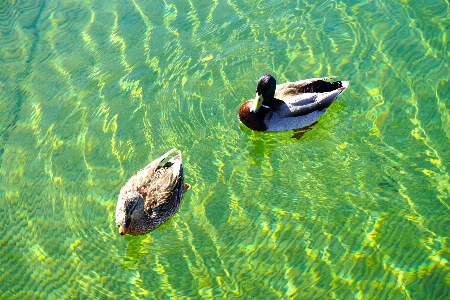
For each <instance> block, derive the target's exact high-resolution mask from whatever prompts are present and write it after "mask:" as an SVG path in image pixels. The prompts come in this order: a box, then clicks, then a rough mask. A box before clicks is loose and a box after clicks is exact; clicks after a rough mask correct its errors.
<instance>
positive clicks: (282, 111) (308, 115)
mask: <svg viewBox="0 0 450 300" xmlns="http://www.w3.org/2000/svg"><path fill="white" fill-rule="evenodd" d="M333 78H334V77H325V78H311V79H305V80H300V81H295V82H287V83H284V84H279V85H277V83H276V80H275V78H273V76H272V75H270V74H266V75H264V76H262V77H261V78H260V79H259V81H258V85H257V86H256V97H255V98H254V99H251V100H248V101H246V102H244V104H242V105H241V107H240V108H239V119H240V120H241V122H242V123H243V124H244V125H245V126H247V127H248V128H250V129H252V130H255V131H285V130H291V129H299V128H303V127H307V126H309V125H311V124H313V123H314V122H316V121H317V119H318V118H319V117H320V116H321V115H322V114H323V113H325V111H326V109H327V108H328V107H329V106H330V105H331V103H333V101H334V100H335V99H336V98H337V97H338V96H339V95H340V94H341V93H342V92H343V91H345V89H346V88H347V87H348V81H335V82H329V80H331V79H333Z"/></svg>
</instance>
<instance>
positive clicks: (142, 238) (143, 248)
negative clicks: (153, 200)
mask: <svg viewBox="0 0 450 300" xmlns="http://www.w3.org/2000/svg"><path fill="white" fill-rule="evenodd" d="M174 222H175V221H174V220H173V218H170V219H169V220H167V221H166V222H165V223H163V224H161V225H160V226H158V228H156V229H155V230H153V231H150V232H149V233H146V234H143V235H139V236H133V235H125V236H121V237H120V238H123V239H124V240H125V241H124V243H126V250H125V255H124V256H123V257H122V258H121V266H122V268H124V269H126V270H138V269H142V264H141V263H142V262H143V261H144V260H146V257H147V255H148V254H149V253H150V252H152V251H151V244H153V243H155V239H156V240H158V239H159V238H160V234H161V233H164V232H165V231H166V230H173V223H174ZM170 227H172V229H170Z"/></svg>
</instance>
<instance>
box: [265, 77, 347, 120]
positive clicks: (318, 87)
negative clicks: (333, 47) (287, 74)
mask: <svg viewBox="0 0 450 300" xmlns="http://www.w3.org/2000/svg"><path fill="white" fill-rule="evenodd" d="M331 78H332V77H330V78H312V79H306V80H300V81H296V82H288V83H285V84H281V85H280V86H277V90H276V92H275V99H277V101H275V103H274V105H273V109H274V112H276V113H277V115H278V117H279V118H287V117H297V116H304V115H307V114H309V113H312V112H314V111H321V110H323V109H325V108H327V107H329V106H330V105H331V103H333V101H334V100H335V99H336V98H337V97H338V96H339V95H340V94H341V93H342V92H343V91H345V89H346V88H347V86H348V81H335V82H327V81H325V80H329V79H331Z"/></svg>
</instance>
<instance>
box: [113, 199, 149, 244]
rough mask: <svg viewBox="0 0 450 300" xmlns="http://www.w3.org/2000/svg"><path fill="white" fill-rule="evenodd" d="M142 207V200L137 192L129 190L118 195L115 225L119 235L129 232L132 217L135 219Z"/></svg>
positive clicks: (140, 212) (141, 211)
mask: <svg viewBox="0 0 450 300" xmlns="http://www.w3.org/2000/svg"><path fill="white" fill-rule="evenodd" d="M143 209H144V200H143V199H142V196H141V195H140V194H139V193H137V192H135V191H129V192H126V193H125V194H123V195H121V197H119V201H118V202H117V206H116V225H117V227H119V233H120V234H121V235H124V234H128V233H130V230H131V227H132V222H133V219H136V220H137V219H138V218H139V215H140V214H142V213H143Z"/></svg>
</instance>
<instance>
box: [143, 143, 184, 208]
mask: <svg viewBox="0 0 450 300" xmlns="http://www.w3.org/2000/svg"><path fill="white" fill-rule="evenodd" d="M183 181H184V171H183V165H182V158H181V152H180V151H177V154H176V155H175V156H174V157H172V158H171V159H170V160H169V161H167V162H166V163H165V164H164V165H162V166H159V167H158V166H157V169H156V170H155V173H154V176H153V180H152V182H150V183H149V184H148V186H147V187H146V189H145V192H144V193H145V198H144V199H145V202H144V208H145V211H146V212H147V213H148V214H150V215H153V216H155V215H159V214H165V213H169V212H171V211H172V212H173V213H175V212H176V211H177V210H178V207H179V205H180V202H181V198H182V195H183V187H184V185H183Z"/></svg>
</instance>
